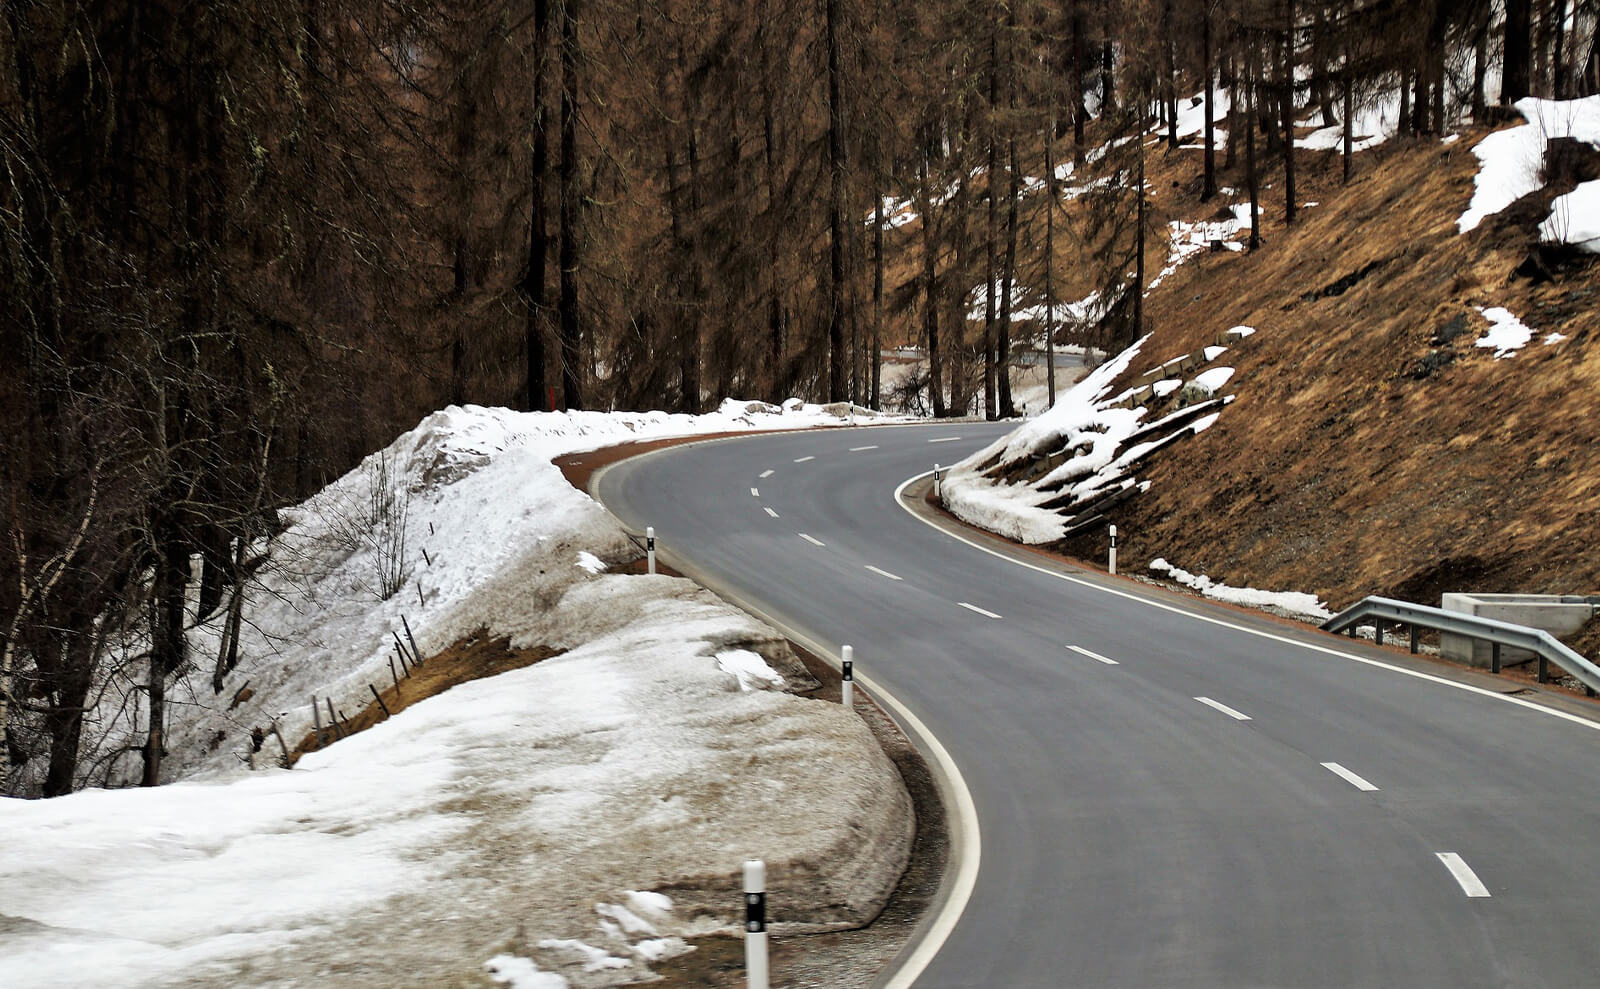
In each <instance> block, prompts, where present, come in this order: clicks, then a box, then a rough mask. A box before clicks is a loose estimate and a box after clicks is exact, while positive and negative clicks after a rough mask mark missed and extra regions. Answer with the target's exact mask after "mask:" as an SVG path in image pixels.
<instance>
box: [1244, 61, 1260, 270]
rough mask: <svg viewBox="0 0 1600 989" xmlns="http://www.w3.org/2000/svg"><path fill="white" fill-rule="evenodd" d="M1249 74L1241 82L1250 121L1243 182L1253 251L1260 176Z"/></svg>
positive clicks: (1253, 87)
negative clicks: (1246, 190) (1245, 190)
mask: <svg viewBox="0 0 1600 989" xmlns="http://www.w3.org/2000/svg"><path fill="white" fill-rule="evenodd" d="M1250 75H1251V78H1250V79H1249V80H1247V81H1246V82H1245V83H1243V86H1244V90H1245V103H1246V110H1245V115H1244V118H1245V119H1246V120H1248V121H1250V124H1249V126H1247V127H1245V131H1244V170H1245V183H1246V185H1248V186H1249V189H1250V250H1252V251H1254V250H1256V249H1257V248H1259V247H1260V246H1261V176H1260V173H1259V172H1258V171H1257V169H1256V128H1255V104H1256V81H1255V73H1254V72H1252V73H1251V74H1250Z"/></svg>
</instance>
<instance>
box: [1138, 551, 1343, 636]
mask: <svg viewBox="0 0 1600 989" xmlns="http://www.w3.org/2000/svg"><path fill="white" fill-rule="evenodd" d="M1150 569H1151V570H1154V571H1155V572H1156V573H1164V574H1166V575H1167V576H1169V577H1171V578H1172V579H1173V580H1174V581H1176V582H1177V583H1180V584H1183V585H1184V586H1185V587H1192V588H1194V589H1195V590H1197V591H1199V592H1200V593H1201V594H1202V595H1204V596H1205V597H1208V598H1214V599H1215V600H1218V601H1227V602H1229V603H1232V604H1243V605H1249V606H1251V607H1255V608H1274V609H1277V610H1279V611H1284V612H1288V613H1289V614H1292V615H1297V616H1299V617H1302V618H1311V619H1315V620H1317V621H1327V620H1328V619H1329V618H1332V617H1333V612H1331V611H1329V610H1328V608H1327V606H1326V605H1324V604H1323V603H1322V602H1321V601H1319V600H1318V599H1317V596H1316V595H1315V594H1306V593H1303V592H1301V591H1258V590H1256V589H1255V588H1253V587H1229V586H1228V585H1227V584H1219V583H1217V582H1216V581H1213V580H1212V579H1211V578H1210V577H1207V576H1204V575H1202V574H1192V573H1190V572H1189V571H1187V570H1183V569H1180V568H1178V567H1175V566H1173V565H1172V564H1170V563H1168V562H1167V561H1166V560H1164V559H1162V558H1161V557H1156V558H1155V559H1154V560H1151V561H1150Z"/></svg>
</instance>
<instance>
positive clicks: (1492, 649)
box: [1489, 642, 1500, 673]
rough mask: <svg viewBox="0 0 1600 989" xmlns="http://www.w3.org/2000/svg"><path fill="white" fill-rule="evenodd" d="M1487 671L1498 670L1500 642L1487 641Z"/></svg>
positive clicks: (1495, 671) (1497, 671) (1494, 671)
mask: <svg viewBox="0 0 1600 989" xmlns="http://www.w3.org/2000/svg"><path fill="white" fill-rule="evenodd" d="M1489 672H1490V673H1499V672H1500V643H1498V642H1491V643H1489Z"/></svg>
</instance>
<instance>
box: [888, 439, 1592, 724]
mask: <svg viewBox="0 0 1600 989" xmlns="http://www.w3.org/2000/svg"><path fill="white" fill-rule="evenodd" d="M932 474H933V471H931V470H925V471H923V472H922V473H920V474H914V475H912V476H911V477H908V478H906V479H905V480H904V481H901V482H900V486H899V487H898V488H895V489H894V499H895V501H897V502H899V504H900V507H901V508H902V509H904V511H905V512H906V514H907V515H910V516H911V517H912V518H914V519H916V520H917V521H918V522H921V523H922V524H923V525H925V526H927V527H929V528H930V529H933V530H934V531H936V532H942V533H944V534H945V535H946V536H949V537H950V538H951V539H954V540H955V541H956V542H958V543H966V544H967V545H968V546H971V547H972V548H973V549H975V550H978V551H979V552H981V553H988V554H989V555H990V556H994V557H999V558H1000V559H1002V560H1005V561H1006V562H1007V563H1011V564H1013V565H1015V566H1019V567H1025V568H1027V569H1029V570H1034V571H1037V572H1039V573H1042V574H1044V575H1045V576H1047V577H1054V578H1055V579H1057V580H1064V581H1066V582H1068V583H1069V584H1078V585H1079V586H1082V587H1087V588H1091V589H1093V590H1096V591H1100V592H1101V593H1103V594H1111V595H1115V596H1116V597H1119V598H1125V599H1127V600H1129V601H1135V602H1138V603H1139V604H1142V605H1145V606H1146V607H1150V608H1158V609H1160V610H1161V611H1166V612H1170V613H1172V614H1174V615H1182V616H1183V617H1185V618H1192V619H1194V620H1195V621H1197V622H1205V623H1206V624H1208V625H1216V626H1218V627H1220V628H1229V629H1232V630H1234V631H1235V632H1239V633H1241V634H1243V635H1253V636H1255V637H1256V638H1258V639H1266V640H1267V641H1268V642H1276V643H1279V644H1280V645H1286V646H1294V647H1295V648H1297V649H1308V650H1310V651H1311V652H1319V653H1322V654H1323V655H1325V656H1337V657H1339V658H1340V659H1348V660H1350V661H1351V662H1352V663H1361V664H1362V665H1364V666H1373V667H1376V668H1378V669H1380V670H1388V671H1389V672H1390V673H1400V674H1402V675H1404V676H1408V677H1416V678H1417V679H1418V680H1427V681H1428V682H1430V683H1438V684H1443V685H1444V686H1446V687H1454V688H1455V689H1457V690H1465V691H1466V692H1467V693H1469V694H1478V695H1479V696H1482V697H1490V698H1493V699H1495V700H1499V701H1504V702H1505V703H1507V704H1515V705H1517V706H1518V707H1525V708H1527V709H1528V710H1530V711H1538V712H1540V713H1541V714H1548V715H1549V716H1550V717H1552V718H1560V719H1561V720H1562V721H1570V722H1572V723H1573V724H1575V725H1582V726H1583V727H1585V728H1589V729H1592V730H1594V731H1600V721H1590V720H1589V719H1588V718H1580V717H1579V716H1577V715H1576V714H1568V713H1567V712H1565V711H1558V710H1556V709H1555V708H1553V707H1545V706H1544V705H1543V704H1535V703H1534V702H1532V701H1529V700H1524V699H1522V698H1521V697H1513V696H1512V695H1510V694H1502V693H1498V692H1497V691H1493V690H1488V689H1486V688H1484V687H1478V686H1474V685H1473V684H1470V683H1460V682H1458V681H1455V680H1447V679H1445V678H1444V677H1442V676H1435V675H1433V674H1432V673H1424V672H1422V671H1421V670H1408V669H1406V668H1405V667H1403V666H1395V665H1394V664H1393V663H1385V662H1384V661H1383V660H1380V659H1371V658H1369V657H1366V656H1357V655H1356V654H1355V653H1350V652H1345V651H1343V650H1341V649H1334V648H1332V647H1330V646H1322V645H1317V644H1316V643H1314V642H1301V641H1300V640H1298V639H1291V638H1289V637H1288V636H1286V635H1278V634H1276V633H1274V632H1268V631H1266V630H1264V629H1259V628H1251V627H1249V626H1248V625H1239V624H1236V623H1234V622H1230V621H1227V620H1226V619H1223V618H1215V617H1212V616H1211V615H1201V614H1197V613H1195V612H1193V611H1190V610H1188V609H1187V608H1179V607H1176V606H1174V605H1170V604H1165V603H1163V602H1161V601H1152V600H1151V599H1149V598H1147V597H1143V596H1141V595H1138V594H1131V593H1129V592H1128V591H1124V590H1120V589H1118V588H1115V587H1106V586H1104V585H1102V584H1097V583H1095V582H1094V581H1092V580H1084V579H1083V578H1082V577H1074V576H1072V575H1071V574H1064V573H1056V572H1055V571H1054V570H1047V569H1045V568H1044V567H1040V566H1035V565H1034V564H1032V563H1024V562H1023V561H1021V560H1017V559H1014V558H1012V557H1010V556H1007V555H1006V554H1004V553H1001V552H999V551H997V550H993V549H990V548H989V547H987V546H985V545H983V544H982V543H976V542H973V541H972V540H970V539H968V538H967V537H965V536H962V535H959V534H957V533H955V532H951V531H950V530H948V529H945V528H942V527H940V526H938V525H936V524H934V523H933V522H930V521H929V520H927V519H925V518H923V517H922V516H920V515H918V514H917V513H916V512H914V511H912V510H911V508H910V507H909V506H907V505H906V503H905V501H904V500H903V499H902V498H901V497H900V496H901V495H902V494H904V493H905V489H906V488H908V487H910V486H911V485H913V484H915V483H916V482H918V481H920V480H922V479H923V478H925V477H928V476H930V475H932Z"/></svg>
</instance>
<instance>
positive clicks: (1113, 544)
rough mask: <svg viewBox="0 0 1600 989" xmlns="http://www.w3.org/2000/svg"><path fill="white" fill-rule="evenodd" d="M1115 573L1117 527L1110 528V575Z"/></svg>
mask: <svg viewBox="0 0 1600 989" xmlns="http://www.w3.org/2000/svg"><path fill="white" fill-rule="evenodd" d="M1116 572H1117V527H1116V526H1112V527H1111V573H1112V574H1115V573H1116Z"/></svg>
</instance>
